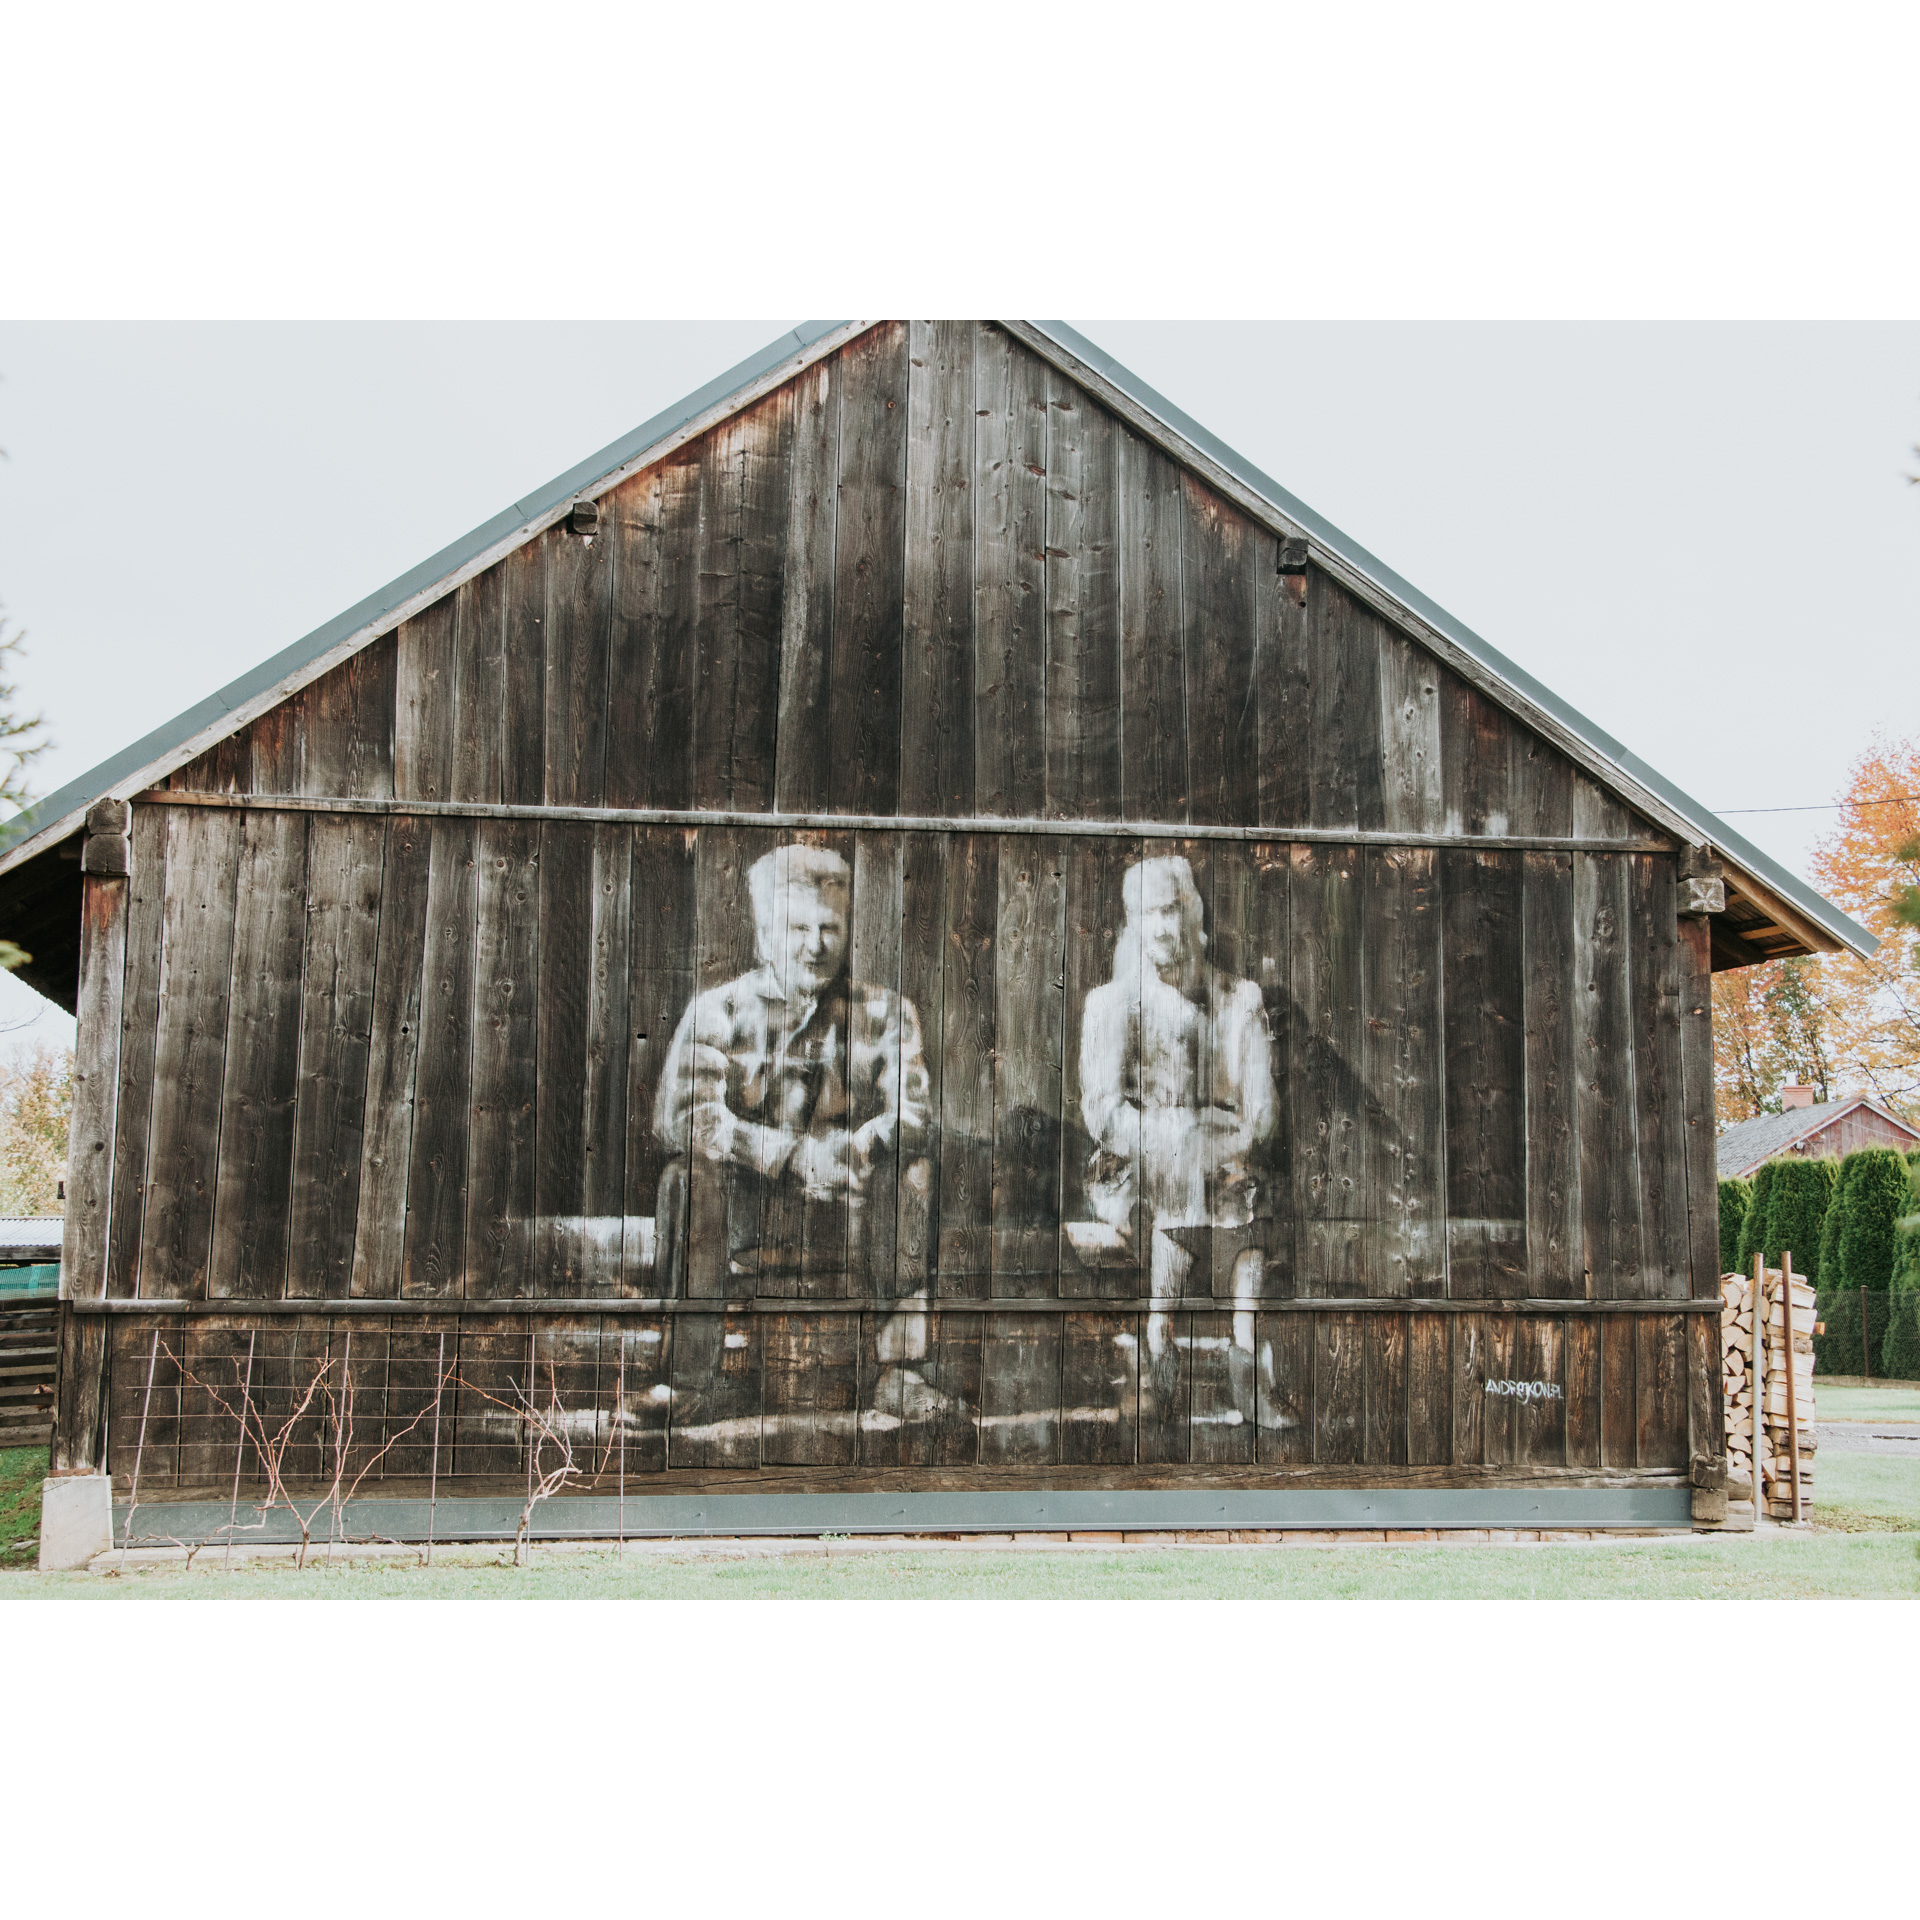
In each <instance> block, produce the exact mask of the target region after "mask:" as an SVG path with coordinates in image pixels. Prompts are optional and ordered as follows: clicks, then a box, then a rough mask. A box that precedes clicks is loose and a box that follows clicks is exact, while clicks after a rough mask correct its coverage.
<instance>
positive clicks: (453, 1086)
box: [400, 818, 484, 1299]
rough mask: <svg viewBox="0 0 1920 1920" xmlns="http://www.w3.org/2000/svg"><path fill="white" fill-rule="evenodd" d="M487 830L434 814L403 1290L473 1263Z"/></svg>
mask: <svg viewBox="0 0 1920 1920" xmlns="http://www.w3.org/2000/svg"><path fill="white" fill-rule="evenodd" d="M481 839H482V834H481V832H480V831H479V830H478V829H477V827H476V824H475V822H473V821H471V820H453V819H444V818H443V819H438V820H435V821H434V823H433V853H432V862H431V874H430V877H429V880H428V883H427V930H426V948H425V955H424V958H423V960H422V964H421V970H420V1050H419V1054H418V1057H417V1059H416V1061H415V1065H414V1093H413V1140H412V1151H411V1154H410V1157H409V1164H408V1169H407V1233H406V1253H405V1257H404V1264H403V1265H402V1267H401V1271H400V1292H401V1294H402V1296H403V1297H410V1298H416V1299H417V1298H421V1297H438V1298H448V1297H451V1296H454V1295H457V1294H458V1293H459V1291H460V1289H461V1284H462V1281H463V1279H464V1277H465V1274H466V1270H467V1255H468V1233H467V1212H468V1186H467V1182H468V1168H469V1150H470V1141H469V1116H470V1103H471V1100H472V1095H473V1079H472V1068H473V1062H474V1044H473V1040H474V1032H473V1029H474V988H475V965H474V963H475V942H474V904H475V893H476V887H475V867H476V862H477V856H478V847H479V844H480V841H481ZM483 1051H484V1050H483Z"/></svg>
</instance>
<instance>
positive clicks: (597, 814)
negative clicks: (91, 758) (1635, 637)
mask: <svg viewBox="0 0 1920 1920" xmlns="http://www.w3.org/2000/svg"><path fill="white" fill-rule="evenodd" d="M139 798H140V801H141V802H142V804H148V805H153V806H162V807H218V808H223V809H224V808H239V809H243V810H255V811H261V812H267V813H330V814H342V813H376V814H396V815H403V816H405V817H406V818H408V819H416V820H422V819H441V818H446V819H452V820H558V821H575V822H578V823H580V824H582V825H586V826H616V827H617V826H635V827H764V828H767V829H768V830H769V831H772V832H784V833H1034V834H1050V835H1056V836H1059V837H1061V838H1063V839H1081V838H1086V837H1089V836H1097V837H1101V838H1105V839H1113V840H1235V841H1242V842H1246V841H1255V842H1270V843H1272V844H1274V845H1284V844H1285V843H1287V842H1289V841H1296V842H1310V843H1312V844H1315V845H1324V846H1336V847H1354V846H1360V847H1459V848H1462V849H1466V850H1469V851H1474V852H1489V853H1499V852H1514V853H1671V852H1672V851H1673V847H1672V844H1671V843H1670V842H1668V841H1665V840H1594V839H1583V838H1580V837H1578V836H1576V835H1566V834H1559V835H1555V834H1486V833H1480V834H1467V833H1386V832H1374V831H1372V830H1370V829H1363V828H1355V827H1237V826H1189V825H1184V824H1180V823H1176V822H1172V821H1166V820H1036V819H1033V818H1031V817H1029V818H1024V819H1006V818H1002V817H1001V816H999V815H996V814H986V815H981V814H970V815H966V816H955V815H950V814H901V813H731V812H722V811H719V810H717V809H715V810H702V809H698V808H690V807H532V806H507V805H504V804H501V803H498V802H493V801H484V800H384V799H382V800H347V799H340V798H337V797H334V796H326V797H321V796H317V795H313V794H304V793H169V792H164V791H161V790H158V789H156V790H155V791H153V792H151V793H143V794H141V795H140V796H139Z"/></svg>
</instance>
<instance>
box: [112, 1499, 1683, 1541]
mask: <svg viewBox="0 0 1920 1920" xmlns="http://www.w3.org/2000/svg"><path fill="white" fill-rule="evenodd" d="M303 1504H304V1503H303ZM522 1505H523V1503H522V1502H521V1501H519V1500H515V1499H511V1498H508V1499H501V1498H486V1497H478V1496H454V1497H450V1498H442V1499H440V1500H439V1501H437V1502H436V1503H435V1511H434V1515H433V1538H434V1540H435V1541H436V1542H447V1543H452V1542H456V1541H462V1540H472V1541H478V1540H510V1539H512V1538H513V1536H514V1533H515V1531H516V1530H517V1528H518V1527H519V1524H520V1514H521V1511H522ZM241 1510H242V1512H243V1513H246V1514H248V1515H249V1516H250V1519H251V1517H252V1516H253V1512H254V1510H253V1509H251V1508H249V1507H247V1506H245V1505H244V1504H243V1505H242V1509H241ZM228 1511H229V1509H228V1504H227V1502H226V1501H224V1500H184V1501H176V1502H160V1503H154V1504H146V1503H143V1504H142V1505H141V1506H140V1507H139V1508H138V1509H137V1510H135V1513H134V1531H133V1535H132V1538H131V1539H129V1538H128V1537H127V1514H128V1509H127V1507H126V1506H125V1505H116V1506H115V1508H114V1543H115V1545H117V1546H143V1545H147V1546H166V1545H169V1544H172V1543H175V1542H178V1543H181V1544H186V1545H191V1544H193V1543H194V1542H196V1541H207V1540H223V1539H225V1538H226V1532H225V1529H226V1526H227V1515H228ZM1692 1516H1693V1496H1692V1493H1691V1491H1690V1490H1689V1489H1688V1488H1686V1487H1684V1486H1631V1487H1370V1488H1346V1487H1301V1488H1291V1489H1289V1488H1280V1487H1275V1488H1258V1489H1247V1488H1233V1489H1222V1490H1217V1491H1216V1490H1208V1489H1201V1488H1193V1489H1187V1488H1180V1489H1167V1488H1099V1489H1072V1490H1066V1491H1060V1490H1055V1491H1035V1492H1032V1493H1004V1492H993V1493H988V1492H981V1493H920V1492H915V1493H723V1494H713V1493H698V1494H629V1495H628V1496H627V1498H626V1502H625V1518H624V1529H623V1522H622V1515H621V1502H620V1501H619V1500H617V1499H615V1498H612V1497H610V1496H608V1495H605V1494H581V1495H575V1496H573V1497H572V1498H568V1499H558V1500H547V1501H543V1502H542V1503H541V1504H540V1505H539V1506H538V1507H536V1508H535V1509H534V1517H533V1523H532V1527H531V1534H532V1537H533V1538H534V1539H536V1540H613V1539H618V1538H621V1537H624V1538H626V1539H629V1540H661V1539H689V1540H691V1539H703V1538H705V1539H712V1538H724V1539H742V1538H753V1537H755V1536H764V1537H778V1536H781V1535H786V1536H797V1537H802V1538H805V1537H808V1536H815V1535H819V1534H842V1533H845V1534H914V1533H931V1534H942V1533H1217V1532H1230V1533H1241V1532H1246V1533H1291V1532H1348V1531H1353V1532H1361V1531H1365V1532H1376V1533H1377V1532H1379V1531H1381V1530H1383V1529H1386V1528H1392V1529H1394V1530H1395V1531H1418V1532H1424V1531H1427V1530H1429V1529H1431V1530H1436V1531H1446V1532H1458V1531H1464V1530H1476V1531H1477V1530H1480V1529H1483V1528H1496V1527H1497V1528H1500V1529H1502V1530H1508V1529H1525V1530H1529V1531H1531V1530H1552V1531H1559V1530H1563V1529H1565V1530H1573V1531H1589V1530H1591V1531H1606V1530H1611V1529H1631V1530H1634V1531H1642V1530H1645V1529H1649V1528H1668V1527H1673V1528H1690V1527H1691V1526H1692V1524H1693V1518H1692ZM265 1517H266V1520H267V1525H266V1526H265V1527H260V1526H257V1525H251V1524H245V1530H244V1531H239V1532H236V1534H235V1538H236V1539H237V1540H239V1541H242V1542H244V1543H250V1544H253V1545H256V1546H259V1545H269V1546H284V1545H288V1544H291V1543H294V1542H297V1541H298V1540H299V1538H300V1531H299V1528H298V1526H297V1525H296V1524H295V1522H294V1520H293V1516H292V1515H291V1514H289V1513H288V1512H287V1511H286V1509H285V1508H284V1507H277V1508H274V1509H273V1510H272V1511H271V1512H269V1513H268V1514H267V1515H266V1516H265ZM243 1524H244V1523H243ZM343 1537H344V1538H346V1539H348V1540H396V1541H415V1540H425V1539H426V1538H427V1502H426V1501H424V1500H417V1499H408V1500H380V1499H360V1500H352V1501H349V1502H347V1503H346V1506H345V1508H344V1511H343ZM324 1544H325V1537H324V1534H322V1533H321V1532H320V1530H319V1529H318V1528H316V1545H318V1546H324Z"/></svg>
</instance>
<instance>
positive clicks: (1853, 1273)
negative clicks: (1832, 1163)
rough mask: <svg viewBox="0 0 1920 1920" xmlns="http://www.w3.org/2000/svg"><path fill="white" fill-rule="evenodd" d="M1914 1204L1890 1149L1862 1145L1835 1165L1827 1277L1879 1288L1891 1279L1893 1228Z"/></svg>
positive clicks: (1909, 1176) (1901, 1160)
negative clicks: (1836, 1213)
mask: <svg viewBox="0 0 1920 1920" xmlns="http://www.w3.org/2000/svg"><path fill="white" fill-rule="evenodd" d="M1913 1208H1914V1197H1913V1173H1912V1170H1911V1169H1910V1168H1909V1167H1908V1165H1907V1163H1906V1159H1905V1157H1904V1156H1903V1155H1901V1154H1898V1153H1895V1152H1894V1150H1893V1149H1892V1148H1891V1147H1862V1148H1861V1149H1860V1151H1859V1152H1858V1153H1850V1154H1848V1155H1847V1157H1846V1159H1845V1160H1844V1161H1843V1162H1842V1164H1841V1187H1840V1224H1839V1227H1838V1229H1837V1231H1836V1232H1835V1234H1834V1236H1833V1239H1834V1247H1835V1251H1836V1252H1837V1253H1838V1255H1839V1261H1840V1264H1839V1267H1838V1269H1837V1270H1836V1271H1835V1272H1834V1274H1833V1275H1832V1278H1833V1279H1834V1281H1835V1282H1837V1283H1838V1284H1839V1285H1841V1286H1844V1287H1873V1288H1878V1287H1885V1286H1887V1285H1888V1284H1889V1283H1890V1282H1891V1281H1892V1278H1893V1255H1894V1243H1895V1235H1896V1230H1897V1228H1898V1226H1899V1223H1900V1221H1901V1220H1902V1219H1903V1218H1905V1216H1906V1215H1908V1214H1910V1213H1911V1212H1912V1211H1913Z"/></svg>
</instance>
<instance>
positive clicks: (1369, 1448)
mask: <svg viewBox="0 0 1920 1920" xmlns="http://www.w3.org/2000/svg"><path fill="white" fill-rule="evenodd" d="M1363 1338H1364V1341H1365V1346H1366V1369H1367V1424H1366V1452H1365V1456H1364V1457H1365V1458H1366V1459H1367V1460H1368V1461H1369V1462H1370V1463H1373V1464H1376V1465H1381V1466H1405V1465H1406V1464H1407V1322H1406V1320H1405V1319H1403V1318H1402V1317H1401V1316H1400V1315H1399V1314H1386V1313H1372V1314H1368V1315H1367V1316H1366V1326H1365V1328H1364V1330H1363Z"/></svg>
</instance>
